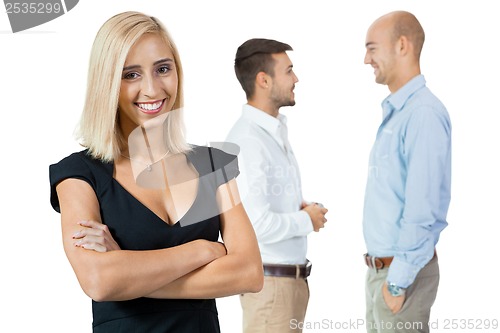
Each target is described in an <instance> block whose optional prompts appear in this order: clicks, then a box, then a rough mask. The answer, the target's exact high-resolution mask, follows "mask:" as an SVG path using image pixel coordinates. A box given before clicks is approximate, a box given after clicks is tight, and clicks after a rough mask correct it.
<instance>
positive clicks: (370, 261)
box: [363, 253, 385, 273]
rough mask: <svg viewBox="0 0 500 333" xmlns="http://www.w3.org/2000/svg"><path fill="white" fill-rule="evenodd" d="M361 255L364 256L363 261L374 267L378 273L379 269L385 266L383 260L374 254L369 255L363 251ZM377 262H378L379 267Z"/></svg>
mask: <svg viewBox="0 0 500 333" xmlns="http://www.w3.org/2000/svg"><path fill="white" fill-rule="evenodd" d="M363 256H364V257H365V262H366V264H367V265H368V267H370V268H372V269H374V270H375V272H377V273H378V270H379V269H382V268H384V266H385V265H384V262H383V261H382V260H380V259H379V258H377V257H375V256H370V255H368V253H365V254H364V255H363ZM377 264H380V267H379V266H378V265H377Z"/></svg>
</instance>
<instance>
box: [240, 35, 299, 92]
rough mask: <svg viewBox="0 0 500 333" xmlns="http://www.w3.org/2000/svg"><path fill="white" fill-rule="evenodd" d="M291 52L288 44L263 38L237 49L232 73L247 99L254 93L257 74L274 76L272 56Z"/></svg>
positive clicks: (247, 42)
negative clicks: (233, 72) (234, 74)
mask: <svg viewBox="0 0 500 333" xmlns="http://www.w3.org/2000/svg"><path fill="white" fill-rule="evenodd" d="M292 50H293V49H292V47H291V46H290V45H288V44H285V43H281V42H278V41H276V40H272V39H264V38H253V39H249V40H247V41H246V42H244V43H243V44H241V46H240V47H238V50H237V51H236V57H235V59H234V71H235V72H236V77H237V78H238V81H240V84H241V87H242V88H243V91H245V94H246V96H247V99H248V98H250V97H252V96H253V94H254V92H255V77H256V76H257V74H258V73H259V72H264V73H266V74H268V75H270V76H271V77H273V76H274V63H275V61H274V59H273V57H272V55H273V54H276V53H282V52H285V51H292Z"/></svg>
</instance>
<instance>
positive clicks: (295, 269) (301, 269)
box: [264, 260, 312, 279]
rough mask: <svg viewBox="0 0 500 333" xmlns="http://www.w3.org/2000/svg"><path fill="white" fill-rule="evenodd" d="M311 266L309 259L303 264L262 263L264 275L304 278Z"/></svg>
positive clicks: (309, 272) (309, 271)
mask: <svg viewBox="0 0 500 333" xmlns="http://www.w3.org/2000/svg"><path fill="white" fill-rule="evenodd" d="M311 267H312V264H311V262H310V261H309V260H308V261H307V263H306V264H304V265H281V264H264V275H265V276H278V277H291V278H296V279H306V278H307V277H308V276H309V275H310V274H311Z"/></svg>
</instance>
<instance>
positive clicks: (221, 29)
mask: <svg viewBox="0 0 500 333" xmlns="http://www.w3.org/2000/svg"><path fill="white" fill-rule="evenodd" d="M496 6H497V5H496V1H480V0H478V1H430V0H421V1H409V0H394V1H389V0H387V1H382V0H379V1H377V0H357V1H326V0H325V1H319V0H318V1H307V2H306V1H293V0H288V1H282V0H272V1H270V0H268V1H261V0H252V1H201V0H200V1H188V0H184V1H146V0H142V1H138V0H135V1H131V0H126V1H125V0H122V1H116V2H114V1H113V2H111V1H107V2H105V1H97V0H81V1H80V3H79V4H78V5H77V6H76V7H75V8H74V9H73V10H71V11H70V12H68V13H67V14H66V15H64V16H62V17H60V18H58V19H55V20H53V21H51V22H48V23H46V24H44V25H41V26H38V27H35V28H32V29H30V30H29V31H26V32H23V33H16V34H13V33H12V32H11V31H10V26H9V22H8V18H7V15H6V14H5V13H4V11H3V10H2V13H0V60H1V62H0V64H1V66H2V71H1V74H2V75H1V80H0V87H1V89H0V96H1V107H0V109H1V115H0V117H1V118H0V119H1V120H2V124H3V126H2V130H1V131H0V139H1V145H2V146H1V147H2V148H1V149H2V153H1V157H0V158H1V164H0V165H1V166H0V168H1V171H2V174H3V179H2V182H1V184H2V186H1V192H2V194H3V195H2V197H3V199H2V201H1V207H2V210H1V214H2V218H1V222H2V229H1V231H2V236H1V240H0V255H1V265H0V267H1V268H0V295H1V302H2V305H3V309H4V310H2V315H1V322H0V327H1V328H0V330H1V331H5V332H35V331H40V332H75V333H76V332H90V331H91V320H92V318H91V304H90V300H89V299H88V298H87V297H86V296H85V295H84V293H83V291H82V290H81V288H80V286H79V285H78V282H77V280H76V277H75V275H74V273H73V271H72V269H71V267H70V265H69V263H68V261H67V259H66V257H65V255H64V252H63V248H62V244H61V233H60V223H59V218H60V216H59V214H57V213H56V212H54V211H53V210H52V208H51V206H50V203H49V179H48V166H49V164H51V163H55V162H57V161H59V160H60V159H61V158H63V157H65V156H66V155H68V154H69V153H71V152H73V151H76V150H79V149H80V147H79V146H78V144H77V143H76V142H75V140H74V139H73V136H72V133H73V130H74V127H75V125H76V123H77V121H78V119H79V115H80V112H81V109H82V106H83V98H84V93H85V87H86V74H87V65H88V58H89V53H90V48H91V44H92V42H93V39H94V37H95V34H96V32H97V30H98V29H99V27H100V26H101V25H102V24H103V23H104V21H105V20H107V19H108V18H109V17H111V16H112V15H114V14H116V13H119V12H122V11H125V10H138V11H142V12H144V13H146V14H149V15H153V16H156V17H158V18H159V19H160V20H161V21H162V22H164V23H165V25H166V26H167V28H168V29H169V30H170V32H171V33H172V35H173V38H174V40H175V41H176V43H177V45H178V47H179V49H180V53H181V59H182V61H183V65H184V67H185V75H186V85H185V91H186V123H187V128H188V137H189V141H190V142H192V143H198V144H204V143H206V142H209V141H221V140H224V138H225V136H226V133H227V131H228V130H229V128H230V127H231V125H232V123H233V122H234V121H235V120H236V119H237V117H238V116H239V114H240V112H241V111H240V110H241V105H242V104H243V103H244V102H245V98H244V94H243V91H242V89H241V87H240V86H239V83H238V82H237V80H236V78H235V75H234V71H233V59H234V54H235V52H236V49H237V47H238V46H239V45H240V44H241V43H243V42H244V41H245V40H247V39H249V38H253V37H264V38H273V39H277V40H280V41H283V42H286V43H289V44H290V45H292V46H293V48H294V49H295V51H294V52H292V53H291V54H290V55H291V58H292V60H293V62H294V68H295V72H296V74H297V75H298V77H299V80H300V81H299V83H298V84H297V86H296V90H295V95H296V100H297V104H296V106H295V107H293V108H286V109H282V112H283V113H284V114H286V115H287V116H288V117H289V131H290V141H291V143H292V145H293V146H294V150H295V153H296V155H297V158H298V160H299V164H300V166H301V171H302V175H303V184H304V195H305V198H306V199H308V200H314V201H319V202H322V203H323V204H324V205H325V206H327V208H329V209H330V212H329V213H328V219H329V222H328V224H327V226H326V228H325V229H323V230H322V231H321V232H320V233H318V234H312V235H311V236H310V237H309V242H310V247H309V249H310V250H309V253H308V257H309V259H310V260H311V261H312V262H313V271H312V276H311V277H310V279H309V283H310V289H311V298H310V303H309V308H308V313H307V317H306V321H307V322H308V323H306V325H313V324H314V323H315V322H323V321H328V322H330V321H331V322H332V324H330V325H327V326H321V327H318V328H317V329H314V330H313V329H308V330H305V332H323V331H325V332H326V331H334V329H335V325H346V324H347V323H349V322H356V321H357V320H358V319H359V320H362V319H363V318H364V275H365V271H366V268H365V267H364V265H363V262H362V254H363V253H364V252H365V248H364V242H363V237H362V230H361V214H362V205H363V191H364V185H365V180H366V170H367V161H368V153H369V150H370V148H371V144H372V142H373V140H374V137H375V133H376V129H377V128H378V125H379V122H380V120H381V110H380V102H381V100H382V99H383V98H385V97H386V95H387V94H388V90H387V87H385V86H380V85H377V84H376V83H375V82H374V76H373V70H372V68H371V67H370V66H368V65H364V64H363V57H364V51H365V49H364V42H365V33H366V29H367V28H368V26H369V25H370V23H371V22H372V21H373V20H374V19H376V18H377V17H379V16H380V15H382V14H385V13H386V12H389V11H392V10H398V9H404V10H409V11H411V12H413V13H414V14H416V16H417V17H418V18H419V20H420V21H421V23H422V25H423V27H424V29H425V31H426V34H427V36H426V43H425V45H424V51H423V54H422V61H421V63H422V72H423V74H424V75H425V76H426V79H427V82H428V86H429V88H430V89H431V90H432V91H433V92H434V93H435V94H436V95H437V96H438V97H439V98H440V99H441V100H442V101H443V103H444V104H445V105H446V106H447V108H448V110H449V113H450V116H451V119H452V124H453V185H452V202H451V205H450V210H449V215H448V217H449V219H448V220H449V227H448V228H447V229H445V230H444V231H443V233H442V235H441V241H440V242H439V244H438V247H437V251H438V255H439V259H440V267H441V284H440V288H439V292H438V298H437V300H436V303H435V305H434V307H433V311H432V318H431V321H432V322H433V323H434V324H433V325H435V326H437V327H438V329H437V330H434V332H447V331H454V332H458V331H464V332H465V331H468V332H471V331H475V330H477V331H478V332H479V331H481V332H486V331H487V330H484V329H483V330H479V328H480V327H478V324H480V322H479V320H484V319H490V320H491V319H497V320H500V311H499V310H500V309H499V306H498V299H499V298H500V292H499V289H498V275H497V274H496V273H497V272H498V262H499V260H498V255H497V253H496V251H497V246H498V242H499V241H498V238H499V231H500V227H499V226H498V224H499V222H500V219H499V216H498V208H497V207H498V205H499V199H500V198H499V194H498V189H499V188H500V177H499V172H498V170H499V167H500V165H499V159H498V144H499V143H500V140H499V136H500V135H499V130H498V124H497V123H496V122H495V121H496V120H497V119H498V116H497V114H498V112H499V107H498V97H496V96H498V90H499V88H500V87H499V85H498V77H499V76H500V71H499V66H498V57H499V55H500V52H499V51H500V47H499V42H498V32H499V31H500V23H499V22H500V20H498V11H496V10H494V8H496ZM495 244H496V245H495ZM218 307H219V313H220V322H221V328H222V331H223V332H230V333H232V332H239V331H240V319H241V310H240V306H239V302H238V299H237V297H228V298H224V299H220V300H218ZM452 319H458V320H467V319H471V320H474V327H475V328H476V329H464V330H460V329H458V330H450V329H445V327H444V325H445V323H446V322H447V321H451V320H452ZM323 323H324V322H323ZM316 325H317V324H316ZM450 327H451V326H449V327H448V328H450ZM5 329H6V330H5ZM364 329H365V327H364V326H359V327H357V329H356V327H351V328H350V329H345V330H342V329H341V330H338V331H350V332H363V331H364ZM497 331H500V329H498V330H497Z"/></svg>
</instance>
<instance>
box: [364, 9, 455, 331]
mask: <svg viewBox="0 0 500 333" xmlns="http://www.w3.org/2000/svg"><path fill="white" fill-rule="evenodd" d="M424 39H425V35H424V31H423V29H422V26H421V25H420V23H419V22H418V20H417V18H416V17H415V16H414V15H413V14H411V13H408V12H402V11H398V12H391V13H389V14H386V15H384V16H382V17H380V18H379V19H377V20H376V21H375V22H374V23H373V24H372V25H371V26H370V27H369V29H368V32H367V35H366V55H365V64H369V65H371V66H372V67H373V69H374V74H375V82H377V83H379V84H383V85H387V87H388V88H389V91H390V95H389V96H388V97H387V98H385V99H384V100H383V102H382V110H383V119H382V123H381V125H380V127H379V129H378V132H377V135H376V140H375V144H374V146H373V148H372V151H371V154H370V160H369V161H370V162H369V173H368V180H367V185H366V193H365V206H364V213H363V233H364V238H365V243H366V248H367V251H368V253H367V254H365V263H366V265H367V266H368V272H367V276H366V319H367V331H368V332H405V333H408V332H429V325H428V322H429V317H430V310H431V307H432V305H433V303H434V300H435V298H436V294H437V289H438V284H439V267H438V260H437V256H436V249H435V248H436V244H437V242H438V240H439V236H440V233H441V231H442V230H443V229H444V228H445V227H446V226H447V225H448V223H447V222H446V215H447V211H448V206H449V202H450V184H451V124H450V119H449V116H448V112H447V110H446V108H445V106H444V105H443V104H442V103H441V102H440V101H439V99H438V98H436V96H434V95H433V94H432V93H431V91H430V90H429V89H428V88H427V87H426V81H425V79H424V76H423V75H421V73H420V53H421V51H422V46H423V44H424Z"/></svg>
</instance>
